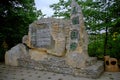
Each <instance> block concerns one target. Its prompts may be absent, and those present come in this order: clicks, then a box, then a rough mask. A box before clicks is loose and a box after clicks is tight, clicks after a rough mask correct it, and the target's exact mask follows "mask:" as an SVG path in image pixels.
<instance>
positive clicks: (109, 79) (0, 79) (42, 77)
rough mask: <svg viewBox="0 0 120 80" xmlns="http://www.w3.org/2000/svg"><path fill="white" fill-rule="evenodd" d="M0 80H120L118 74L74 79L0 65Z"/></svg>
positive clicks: (63, 75) (62, 75)
mask: <svg viewBox="0 0 120 80" xmlns="http://www.w3.org/2000/svg"><path fill="white" fill-rule="evenodd" d="M0 80H120V72H104V73H103V74H102V75H101V76H100V77H99V78H98V79H90V78H83V77H75V76H72V75H66V74H57V73H52V72H46V71H39V70H34V69H27V68H21V67H11V66H6V65H4V64H3V63H0Z"/></svg>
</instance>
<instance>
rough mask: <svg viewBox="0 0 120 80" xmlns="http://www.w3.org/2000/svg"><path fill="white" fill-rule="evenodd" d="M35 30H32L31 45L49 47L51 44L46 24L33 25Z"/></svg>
mask: <svg viewBox="0 0 120 80" xmlns="http://www.w3.org/2000/svg"><path fill="white" fill-rule="evenodd" d="M35 28H36V31H35V32H33V37H32V38H31V40H32V45H33V47H36V48H49V47H50V45H51V35H50V29H49V26H48V25H47V24H40V25H39V26H37V27H35Z"/></svg>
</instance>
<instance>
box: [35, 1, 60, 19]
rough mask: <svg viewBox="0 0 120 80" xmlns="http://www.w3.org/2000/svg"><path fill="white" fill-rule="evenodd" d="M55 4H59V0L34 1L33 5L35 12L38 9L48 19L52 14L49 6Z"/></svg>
mask: <svg viewBox="0 0 120 80" xmlns="http://www.w3.org/2000/svg"><path fill="white" fill-rule="evenodd" d="M57 2H59V0H35V5H36V7H37V10H39V9H40V10H41V11H42V12H43V14H46V16H47V17H50V16H51V15H52V14H53V10H52V8H50V7H49V6H50V5H51V4H54V3H57Z"/></svg>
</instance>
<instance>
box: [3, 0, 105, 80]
mask: <svg viewBox="0 0 120 80" xmlns="http://www.w3.org/2000/svg"><path fill="white" fill-rule="evenodd" d="M71 8H72V10H71V18H70V20H64V19H55V18H43V19H40V20H38V21H35V22H33V23H32V24H30V26H29V32H28V35H25V36H24V37H23V39H22V43H20V44H18V45H16V46H15V47H13V48H11V50H9V51H7V52H6V54H5V63H6V65H11V66H22V67H27V68H33V69H39V70H44V71H50V72H56V73H63V74H70V75H74V76H79V77H81V76H82V77H90V78H98V77H99V76H100V75H101V73H102V72H103V71H104V66H103V62H102V61H97V58H95V57H89V55H88V53H87V51H88V49H87V48H88V35H87V32H86V30H85V26H84V20H83V15H82V11H81V8H80V6H79V5H78V4H77V3H76V2H75V0H72V3H71Z"/></svg>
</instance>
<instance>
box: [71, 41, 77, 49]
mask: <svg viewBox="0 0 120 80" xmlns="http://www.w3.org/2000/svg"><path fill="white" fill-rule="evenodd" d="M76 48H77V43H75V42H73V43H71V44H70V50H72V51H74V50H75V49H76Z"/></svg>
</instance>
